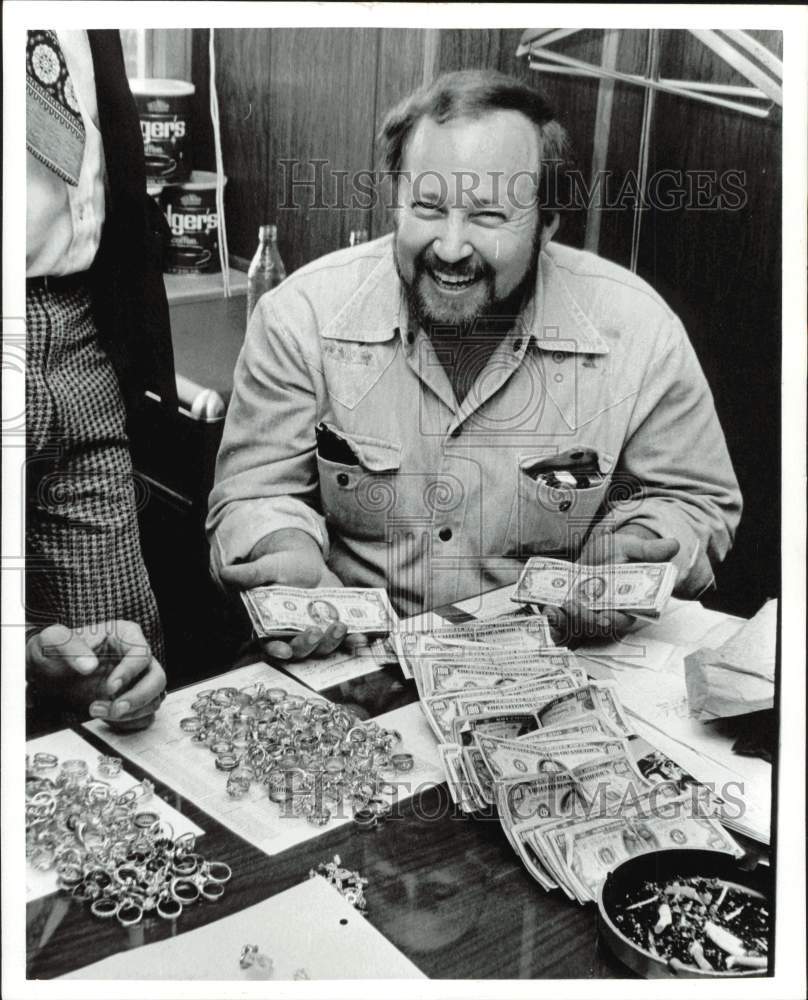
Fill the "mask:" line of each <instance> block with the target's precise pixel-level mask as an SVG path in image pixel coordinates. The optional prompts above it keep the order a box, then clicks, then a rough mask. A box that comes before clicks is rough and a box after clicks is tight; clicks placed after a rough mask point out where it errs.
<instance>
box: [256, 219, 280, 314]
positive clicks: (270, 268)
mask: <svg viewBox="0 0 808 1000" xmlns="http://www.w3.org/2000/svg"><path fill="white" fill-rule="evenodd" d="M285 277H286V268H285V267H284V266H283V260H282V259H281V255H280V251H279V250H278V227H277V226H272V225H265V226H259V228H258V249H257V250H256V251H255V256H254V257H253V259H252V261H251V262H250V268H249V270H248V271H247V322H248V323H249V322H250V317H251V316H252V314H253V309H255V306H256V303H257V302H258V300H259V299H260V298H261V296H262V295H263V294H264V292H268V291H269V290H270V289H272V288H275V287H276V286H277V285H279V284H280V283H281V282H282V281H283V279H284V278H285Z"/></svg>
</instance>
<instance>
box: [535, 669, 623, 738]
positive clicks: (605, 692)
mask: <svg viewBox="0 0 808 1000" xmlns="http://www.w3.org/2000/svg"><path fill="white" fill-rule="evenodd" d="M590 712H597V713H598V714H599V715H601V716H603V718H605V719H606V720H607V721H608V723H609V725H610V726H611V727H612V729H613V730H614V732H616V733H618V734H619V735H621V736H631V735H633V729H632V727H631V726H630V725H629V723H628V720H627V717H626V716H625V714H624V713H623V710H622V707H621V705H620V700H619V698H618V695H617V691H616V690H615V688H614V686H613V685H612V684H611V682H609V681H600V682H598V681H592V682H590V683H589V684H587V685H586V686H584V687H579V688H577V689H576V690H575V691H571V692H569V693H566V694H562V695H560V696H559V697H558V698H556V699H555V700H554V701H552V702H550V704H548V705H545V706H544V707H543V708H542V709H541V711H540V712H539V720H540V721H541V724H542V727H544V726H551V725H554V724H555V723H558V722H570V721H572V720H574V719H579V718H581V717H582V716H584V715H587V714H589V713H590Z"/></svg>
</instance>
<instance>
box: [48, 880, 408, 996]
mask: <svg viewBox="0 0 808 1000" xmlns="http://www.w3.org/2000/svg"><path fill="white" fill-rule="evenodd" d="M245 944H254V945H257V946H258V950H259V952H260V953H261V954H263V955H266V956H267V957H268V958H269V959H271V960H272V963H273V968H272V972H271V975H266V974H262V973H261V972H260V970H259V969H257V968H256V967H255V966H254V967H253V969H252V970H249V969H247V970H245V969H242V968H241V967H240V964H239V959H240V956H241V949H242V947H243V946H244V945H245ZM301 969H302V970H304V971H305V974H306V978H308V979H311V980H316V979H425V978H426V976H424V974H423V973H422V972H421V971H420V969H418V968H417V966H415V965H413V963H412V962H411V961H410V960H409V959H408V958H405V956H404V955H402V953H401V952H400V951H399V950H398V949H397V948H395V947H394V946H393V945H392V944H391V943H390V942H389V941H388V940H387V938H385V937H384V936H383V935H382V934H381V933H380V932H379V931H377V930H376V928H375V927H374V926H373V925H372V924H371V923H369V921H368V920H367V919H366V918H365V917H363V916H361V914H359V913H358V912H357V911H356V910H355V909H354V907H352V906H351V905H350V904H349V903H347V902H346V901H345V899H343V897H342V896H341V895H340V894H339V892H337V890H336V889H335V888H334V887H333V886H331V885H329V884H328V882H326V881H325V879H323V878H320V876H317V877H316V878H309V879H306V881H305V882H301V883H300V884H299V885H296V886H293V887H292V888H291V889H287V890H286V891H285V892H281V893H278V895H277V896H272V897H271V898H270V899H267V900H264V902H263V903H258V904H257V905H256V906H250V907H248V908H247V909H246V910H241V911H240V912H239V913H235V914H233V915H232V916H230V917H225V918H223V919H222V920H214V921H213V922H212V923H209V924H206V925H205V926H204V927H198V928H197V929H196V930H193V931H188V932H187V933H185V934H178V935H177V936H176V937H170V938H166V939H165V940H164V941H159V942H156V943H155V944H148V945H144V946H143V947H141V948H135V949H133V950H131V951H122V952H119V953H118V954H117V955H112V956H111V957H110V958H105V959H103V960H102V961H100V962H95V963H93V964H92V965H88V966H85V967H84V968H83V969H78V970H77V971H76V972H72V973H70V974H69V975H67V976H63V977H62V978H64V979H118V980H120V979H148V980H154V979H159V980H194V981H199V980H214V981H217V982H230V983H233V982H249V981H255V980H259V981H260V980H264V981H266V980H268V979H272V980H276V981H282V980H291V979H293V978H294V976H295V973H296V972H298V970H301ZM268 988H269V987H268ZM231 995H235V994H231Z"/></svg>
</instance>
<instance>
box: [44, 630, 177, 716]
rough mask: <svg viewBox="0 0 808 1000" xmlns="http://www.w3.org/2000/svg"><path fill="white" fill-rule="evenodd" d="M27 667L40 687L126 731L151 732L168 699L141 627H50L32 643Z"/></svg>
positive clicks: (163, 681)
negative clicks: (164, 700)
mask: <svg viewBox="0 0 808 1000" xmlns="http://www.w3.org/2000/svg"><path fill="white" fill-rule="evenodd" d="M25 664H26V673H27V675H28V678H29V680H30V681H31V683H32V684H33V685H34V687H35V688H37V689H39V690H40V691H42V692H43V693H45V694H47V695H49V696H53V697H56V698H58V699H59V700H61V701H63V702H64V703H65V704H69V705H73V706H76V707H81V708H86V707H88V706H89V711H90V715H92V716H93V717H94V718H100V719H104V720H105V721H106V722H107V723H108V725H110V726H111V727H112V728H113V729H117V730H121V731H129V730H134V729H145V728H146V727H147V726H148V725H150V724H151V722H152V720H153V719H154V713H155V712H156V711H157V709H158V708H159V707H160V703H161V702H162V700H163V698H164V697H165V695H164V693H163V692H164V690H165V686H166V675H165V672H164V671H163V668H162V667H161V666H160V664H159V663H158V662H157V660H155V658H154V657H153V656H152V653H151V649H150V648H149V644H148V642H147V641H146V639H145V637H144V635H143V632H142V631H141V630H140V626H139V625H137V624H136V623H135V622H130V621H121V620H116V621H106V622H99V623H96V624H93V625H84V626H82V627H81V628H75V629H71V628H68V627H67V626H66V625H49V626H48V627H47V628H45V629H43V630H42V631H41V632H38V633H37V634H36V635H33V636H32V637H31V638H30V639H29V640H28V642H27V643H26V647H25Z"/></svg>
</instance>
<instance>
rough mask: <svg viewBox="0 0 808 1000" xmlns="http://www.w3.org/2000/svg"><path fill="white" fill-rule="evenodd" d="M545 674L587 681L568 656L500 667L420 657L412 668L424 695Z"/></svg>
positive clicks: (517, 681) (509, 683)
mask: <svg viewBox="0 0 808 1000" xmlns="http://www.w3.org/2000/svg"><path fill="white" fill-rule="evenodd" d="M566 664H569V666H566ZM547 677H570V678H572V679H573V680H574V681H575V682H576V683H577V684H581V685H582V684H586V681H587V675H586V671H585V670H584V669H583V668H582V667H579V666H577V664H576V661H575V660H574V658H572V657H571V658H570V659H569V660H565V659H563V658H561V657H552V658H548V660H547V661H546V662H545V661H542V662H541V663H538V664H513V665H512V666H501V667H497V666H484V665H480V666H470V665H468V664H465V663H452V662H446V661H441V660H424V661H419V665H418V668H417V670H416V671H415V678H416V684H417V685H418V689H419V691H421V692H422V693H423V694H424V695H426V696H429V695H433V694H446V693H448V692H450V691H469V690H475V689H479V688H493V687H496V688H507V687H510V686H513V685H514V684H523V683H525V682H527V681H530V680H539V679H542V678H547Z"/></svg>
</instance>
